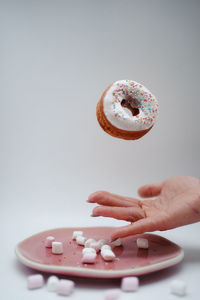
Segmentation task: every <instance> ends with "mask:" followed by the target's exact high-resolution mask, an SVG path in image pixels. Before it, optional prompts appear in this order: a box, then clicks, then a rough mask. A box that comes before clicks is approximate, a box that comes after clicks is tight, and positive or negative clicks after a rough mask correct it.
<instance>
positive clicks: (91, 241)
mask: <svg viewBox="0 0 200 300" xmlns="http://www.w3.org/2000/svg"><path fill="white" fill-rule="evenodd" d="M93 242H96V240H95V239H87V240H86V241H85V245H84V246H85V247H86V248H90V244H91V243H93Z"/></svg>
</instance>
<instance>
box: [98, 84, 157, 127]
mask: <svg viewBox="0 0 200 300" xmlns="http://www.w3.org/2000/svg"><path fill="white" fill-rule="evenodd" d="M128 95H130V96H131V97H133V98H135V99H137V100H138V101H139V107H138V108H139V114H138V115H136V116H133V114H132V112H131V111H130V110H129V109H128V108H126V107H122V105H121V102H122V100H123V99H124V98H125V97H126V96H128ZM103 110H104V114H105V116H106V118H107V119H108V121H109V122H110V123H111V124H112V125H113V126H115V127H117V128H119V129H123V130H127V131H140V130H146V129H149V128H150V127H151V126H152V125H153V124H154V122H155V119H156V117H157V114H158V102H157V100H156V98H155V96H154V95H152V94H151V92H150V91H149V90H148V89H147V88H146V87H144V86H143V85H142V84H140V83H138V82H136V81H133V80H119V81H116V82H114V83H113V84H112V85H111V87H110V88H109V89H108V91H107V92H106V94H105V96H104V101H103Z"/></svg>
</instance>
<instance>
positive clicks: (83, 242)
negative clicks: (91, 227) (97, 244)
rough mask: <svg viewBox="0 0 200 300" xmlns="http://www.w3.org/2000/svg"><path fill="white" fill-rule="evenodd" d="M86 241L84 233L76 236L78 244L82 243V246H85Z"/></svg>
mask: <svg viewBox="0 0 200 300" xmlns="http://www.w3.org/2000/svg"><path fill="white" fill-rule="evenodd" d="M85 241H86V238H85V237H84V236H82V235H78V236H77V237H76V242H77V244H78V245H81V246H84V245H85Z"/></svg>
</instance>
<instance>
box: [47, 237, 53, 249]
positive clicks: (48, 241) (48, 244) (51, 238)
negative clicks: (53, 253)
mask: <svg viewBox="0 0 200 300" xmlns="http://www.w3.org/2000/svg"><path fill="white" fill-rule="evenodd" d="M54 241H55V237H54V236H48V237H46V240H45V247H47V248H51V247H52V243H53V242H54Z"/></svg>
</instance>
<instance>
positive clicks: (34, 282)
mask: <svg viewBox="0 0 200 300" xmlns="http://www.w3.org/2000/svg"><path fill="white" fill-rule="evenodd" d="M43 285H44V277H43V276H42V275H41V274H35V275H30V276H28V279H27V288H28V289H29V290H33V289H39V288H41V287H42V286H43Z"/></svg>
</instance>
